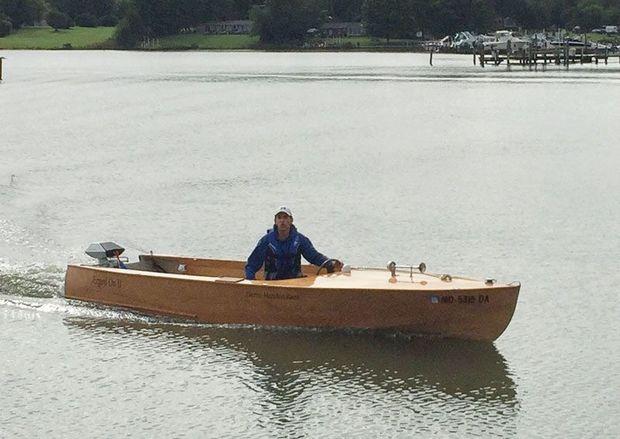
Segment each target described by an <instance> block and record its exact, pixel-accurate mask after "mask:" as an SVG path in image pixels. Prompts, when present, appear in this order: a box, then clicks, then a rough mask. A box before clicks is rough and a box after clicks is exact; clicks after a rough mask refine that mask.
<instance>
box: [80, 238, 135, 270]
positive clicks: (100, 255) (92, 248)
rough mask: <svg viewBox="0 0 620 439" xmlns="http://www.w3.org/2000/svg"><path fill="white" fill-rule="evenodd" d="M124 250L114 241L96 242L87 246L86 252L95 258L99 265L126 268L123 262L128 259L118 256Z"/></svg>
mask: <svg viewBox="0 0 620 439" xmlns="http://www.w3.org/2000/svg"><path fill="white" fill-rule="evenodd" d="M124 251H125V249H124V248H123V247H121V246H120V245H118V244H117V243H115V242H97V243H94V244H91V245H89V246H88V248H87V249H86V254H87V255H88V256H90V257H91V258H95V259H97V261H98V262H99V264H98V265H99V266H100V267H110V268H127V267H126V266H125V264H124V263H123V262H129V259H127V258H123V259H122V260H121V258H120V256H121V254H122V253H123V252H124Z"/></svg>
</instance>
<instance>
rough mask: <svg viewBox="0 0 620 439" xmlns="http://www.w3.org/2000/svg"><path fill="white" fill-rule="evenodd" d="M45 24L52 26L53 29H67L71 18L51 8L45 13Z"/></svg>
mask: <svg viewBox="0 0 620 439" xmlns="http://www.w3.org/2000/svg"><path fill="white" fill-rule="evenodd" d="M47 24H49V25H50V26H52V27H53V28H54V30H58V29H69V28H70V27H71V24H72V23H71V18H69V16H68V15H67V14H65V13H63V12H60V11H55V10H52V11H50V12H49V13H48V14H47Z"/></svg>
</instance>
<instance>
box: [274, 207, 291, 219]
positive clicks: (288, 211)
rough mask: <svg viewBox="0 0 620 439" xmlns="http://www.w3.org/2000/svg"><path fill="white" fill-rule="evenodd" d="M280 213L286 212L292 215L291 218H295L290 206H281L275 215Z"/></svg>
mask: <svg viewBox="0 0 620 439" xmlns="http://www.w3.org/2000/svg"><path fill="white" fill-rule="evenodd" d="M279 213H285V214H287V215H288V216H290V217H291V218H293V212H291V209H289V208H288V207H286V206H280V207H279V208H278V210H277V211H276V213H275V215H277V214H279ZM275 215H274V216H275Z"/></svg>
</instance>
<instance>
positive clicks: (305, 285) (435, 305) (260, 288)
mask: <svg viewBox="0 0 620 439" xmlns="http://www.w3.org/2000/svg"><path fill="white" fill-rule="evenodd" d="M116 257H117V258H118V255H116ZM119 262H120V261H119ZM121 265H122V266H125V269H123V268H114V267H104V266H92V265H69V266H68V267H67V273H66V277H65V297H66V298H68V299H76V300H82V301H88V302H95V303H100V304H104V305H109V306H114V307H124V308H130V309H134V310H138V311H141V312H145V313H149V314H156V315H166V316H176V317H181V318H184V319H191V320H195V321H198V322H205V323H214V324H247V325H263V326H284V327H310V328H351V329H369V330H377V331H389V332H397V333H404V334H412V335H426V336H440V337H450V338H461V339H472V340H483V341H493V340H495V339H496V338H497V337H499V336H500V335H501V334H502V332H503V331H504V330H505V329H506V327H507V326H508V324H509V323H510V320H511V318H512V315H513V313H514V310H515V307H516V303H517V297H518V294H519V289H520V284H519V283H513V284H502V283H498V282H495V281H494V280H491V279H488V280H486V281H481V280H474V279H468V278H464V277H458V276H449V275H439V274H432V273H427V272H423V271H424V267H423V264H421V265H420V266H419V267H399V266H396V264H394V263H391V265H390V266H389V267H388V269H385V268H383V269H378V268H363V267H358V268H354V267H348V266H345V268H344V269H343V271H340V272H337V273H331V274H330V273H326V272H325V271H322V272H321V273H320V274H317V267H314V266H309V265H308V266H304V267H303V271H304V274H305V275H306V277H302V278H296V279H287V280H276V281H273V280H271V281H266V280H262V279H257V280H247V279H244V277H243V276H244V266H245V263H244V262H241V261H228V260H216V259H197V258H188V257H179V256H164V255H152V254H151V255H140V256H139V262H135V263H127V264H121Z"/></svg>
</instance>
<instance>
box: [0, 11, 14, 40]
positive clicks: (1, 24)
mask: <svg viewBox="0 0 620 439" xmlns="http://www.w3.org/2000/svg"><path fill="white" fill-rule="evenodd" d="M11 32H13V24H12V23H11V21H10V20H9V17H7V16H6V15H3V14H2V13H0V38H2V37H6V36H7V35H9V34H10V33H11Z"/></svg>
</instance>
